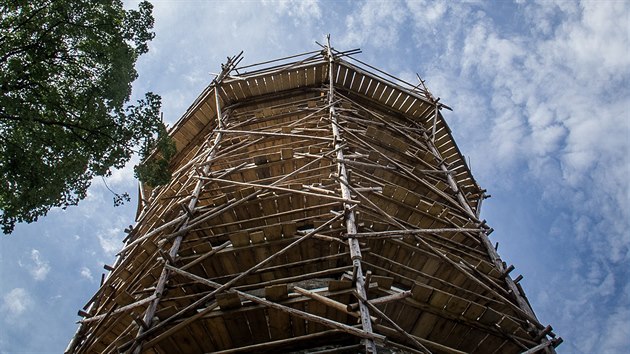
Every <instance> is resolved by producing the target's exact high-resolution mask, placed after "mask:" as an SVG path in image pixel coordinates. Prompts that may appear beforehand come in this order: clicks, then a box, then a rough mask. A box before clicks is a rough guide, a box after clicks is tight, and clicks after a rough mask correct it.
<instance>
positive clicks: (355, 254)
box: [326, 35, 376, 353]
mask: <svg viewBox="0 0 630 354" xmlns="http://www.w3.org/2000/svg"><path fill="white" fill-rule="evenodd" d="M326 51H327V53H328V79H329V87H328V104H329V105H330V108H329V113H330V120H331V122H332V133H333V138H334V142H335V149H336V150H337V173H338V174H339V180H340V182H341V183H339V187H340V188H341V197H342V198H343V199H347V200H351V199H352V195H351V193H350V188H348V186H347V184H349V183H350V181H348V172H347V170H346V165H345V164H344V162H343V161H344V154H343V149H341V144H342V138H341V134H340V132H339V127H338V121H337V113H336V112H335V106H334V104H333V102H334V95H335V91H334V86H335V83H334V71H333V64H334V59H333V54H332V50H331V47H330V35H328V37H327V47H326ZM351 206H352V205H350V204H349V203H344V210H345V216H344V219H345V223H346V230H347V233H348V234H349V235H354V234H356V233H357V225H356V222H355V214H354V210H352V209H351V208H350V207H351ZM348 245H349V246H350V257H351V258H352V266H353V267H354V272H356V275H357V276H356V283H355V287H356V291H357V293H358V294H359V296H360V297H361V298H363V299H367V293H366V291H365V278H364V277H363V270H362V269H361V246H360V245H359V241H358V240H357V239H356V238H354V237H350V238H349V239H348ZM359 313H360V314H361V325H362V327H363V330H364V331H365V332H368V333H372V322H371V320H370V311H369V309H368V307H367V306H366V305H365V303H364V302H362V301H359ZM364 343H365V351H366V352H367V353H376V344H374V340H373V339H370V338H366V339H364Z"/></svg>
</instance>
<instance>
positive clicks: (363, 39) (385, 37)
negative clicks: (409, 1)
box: [340, 1, 407, 48]
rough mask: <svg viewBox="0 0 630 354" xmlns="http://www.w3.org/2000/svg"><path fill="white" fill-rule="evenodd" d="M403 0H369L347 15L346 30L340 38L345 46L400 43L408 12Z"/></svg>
mask: <svg viewBox="0 0 630 354" xmlns="http://www.w3.org/2000/svg"><path fill="white" fill-rule="evenodd" d="M403 5H404V3H402V2H401V1H367V2H365V3H363V4H362V6H361V8H360V9H359V10H358V11H356V12H354V13H351V14H350V15H348V16H347V17H346V30H345V33H344V35H343V37H342V38H341V39H340V44H341V45H342V46H344V47H348V48H350V47H352V48H355V47H357V46H362V45H364V44H369V45H371V46H374V47H380V48H393V47H395V46H396V45H397V44H398V37H399V35H400V31H401V25H402V24H404V22H405V21H406V19H407V12H406V11H405V8H404V6H403Z"/></svg>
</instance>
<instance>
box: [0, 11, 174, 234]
mask: <svg viewBox="0 0 630 354" xmlns="http://www.w3.org/2000/svg"><path fill="white" fill-rule="evenodd" d="M152 8H153V6H152V5H151V4H150V3H148V2H146V1H145V2H141V3H140V4H139V7H138V9H137V10H133V9H132V10H125V9H124V8H123V4H122V1H118V0H114V1H111V0H110V1H92V0H39V1H30V0H0V140H1V142H0V210H1V213H2V214H1V216H0V219H1V222H2V227H3V231H4V233H11V231H12V230H13V228H14V226H15V223H16V222H33V221H36V220H37V218H38V217H39V216H43V215H46V213H47V212H48V211H49V210H50V208H52V207H64V208H65V207H68V206H70V205H76V204H77V203H78V202H79V201H80V200H82V199H83V198H85V196H86V191H87V188H88V187H89V185H90V183H91V180H92V179H93V178H94V177H95V176H105V177H106V176H108V175H110V174H111V169H112V168H121V167H123V166H124V165H125V163H126V162H127V161H129V160H130V158H131V156H132V155H133V153H134V151H135V150H136V149H139V150H140V153H141V156H142V158H143V159H144V158H146V157H147V156H148V155H149V153H150V152H151V151H152V150H153V149H154V148H156V147H158V148H160V149H161V154H158V155H161V157H158V158H152V159H151V160H150V163H149V162H146V163H144V165H142V166H141V167H139V168H138V169H137V170H136V175H137V176H138V177H139V178H141V179H145V180H148V181H150V183H151V184H153V185H155V184H160V183H164V182H165V181H167V180H168V178H169V177H170V176H169V175H168V174H167V173H165V166H167V163H166V161H168V159H169V158H170V156H171V155H172V154H173V153H174V145H173V143H172V141H171V140H170V138H168V135H167V134H166V128H165V126H164V124H163V122H162V120H161V118H160V106H161V102H160V97H159V96H158V95H156V94H153V93H151V92H149V93H146V95H145V97H144V98H143V99H141V100H139V101H138V102H137V103H136V104H133V105H132V104H130V103H129V100H130V97H131V83H132V82H133V81H134V80H135V79H136V77H137V72H136V70H135V63H136V60H137V59H138V57H139V56H140V55H142V54H143V53H146V52H147V50H148V42H149V41H150V40H151V39H153V37H154V33H153V32H152V28H153V16H152V13H151V12H152ZM156 176H157V177H158V178H156Z"/></svg>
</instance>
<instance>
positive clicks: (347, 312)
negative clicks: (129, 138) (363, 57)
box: [67, 44, 562, 353]
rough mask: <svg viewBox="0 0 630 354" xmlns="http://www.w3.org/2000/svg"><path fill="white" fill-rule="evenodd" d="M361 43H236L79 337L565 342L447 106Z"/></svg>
mask: <svg viewBox="0 0 630 354" xmlns="http://www.w3.org/2000/svg"><path fill="white" fill-rule="evenodd" d="M358 52H359V51H358V50H351V51H347V52H338V51H336V50H334V49H332V48H331V47H330V45H329V44H328V45H325V46H322V50H318V51H314V52H310V53H304V54H301V55H296V56H292V57H289V58H284V59H280V60H278V61H273V62H266V63H262V64H257V65H252V66H247V67H238V66H239V65H240V61H241V54H242V53H241V54H239V55H237V56H234V57H232V58H228V61H227V63H226V64H225V65H223V66H222V71H221V73H220V74H219V75H218V76H217V77H216V79H215V80H213V82H212V83H211V84H210V85H209V86H208V88H207V89H206V90H204V91H203V92H202V94H201V95H200V96H199V98H197V100H196V101H195V102H194V103H193V104H192V106H191V107H190V108H189V109H188V111H187V112H186V113H185V114H184V116H183V117H182V118H181V119H180V120H179V122H177V124H176V125H175V126H174V127H173V128H172V129H171V135H172V137H173V139H174V140H175V142H176V144H177V151H178V152H177V155H176V156H175V157H174V158H173V159H172V160H171V162H170V167H171V169H172V175H173V178H172V181H171V183H170V184H169V185H166V186H163V187H159V188H156V189H151V188H149V187H147V186H141V193H140V194H141V201H140V203H139V208H138V215H137V222H136V225H135V226H134V227H133V228H130V229H129V230H127V231H128V232H129V234H128V237H127V238H126V239H125V245H124V247H123V248H122V250H121V251H120V253H119V255H118V258H117V260H116V262H115V264H114V266H112V267H109V266H108V267H107V268H108V270H109V271H110V273H109V274H108V275H107V277H105V278H104V281H103V282H102V285H101V287H100V289H98V291H97V292H96V294H95V295H94V296H93V297H92V298H91V299H90V300H89V302H88V303H87V304H86V306H85V307H84V309H83V310H81V311H80V312H79V313H80V315H81V316H82V319H81V320H80V327H79V329H78V331H77V333H76V335H75V337H74V338H73V339H72V341H71V343H70V345H69V346H68V349H67V352H71V353H113V352H126V353H210V352H218V353H292V352H295V353H297V352H299V353H375V352H381V353H468V352H475V353H523V352H525V353H537V352H541V353H545V352H546V353H553V352H554V349H553V348H554V347H555V346H556V345H557V344H559V343H560V342H561V341H562V340H561V339H560V338H559V337H556V336H555V334H554V333H553V332H552V330H551V327H549V326H544V325H542V324H541V323H539V321H538V320H537V319H536V316H535V315H534V312H533V311H532V309H531V308H530V305H529V303H528V301H527V299H526V297H525V295H524V292H523V289H522V288H521V287H520V285H519V284H518V281H519V280H520V279H519V278H520V277H519V278H517V279H515V280H512V278H511V276H510V272H511V271H512V269H513V267H512V266H509V267H507V266H506V264H505V263H504V262H503V261H502V260H501V259H500V258H499V256H498V255H497V252H496V250H495V247H493V245H492V243H491V242H490V241H489V239H488V235H489V234H490V233H491V232H492V229H491V228H490V227H489V226H487V224H486V222H485V221H483V220H480V219H479V211H480V207H481V201H482V200H483V199H484V198H485V194H484V190H483V189H481V188H480V187H479V186H478V185H477V183H476V182H475V179H474V178H473V176H472V175H471V172H470V170H469V168H468V167H467V165H466V162H465V160H464V158H463V156H462V154H461V152H460V151H459V149H458V147H457V145H456V144H455V141H454V140H453V137H452V135H451V132H450V129H449V127H448V126H447V124H446V122H445V120H444V118H443V117H442V115H441V113H440V110H441V109H442V108H448V107H447V106H445V105H443V104H441V103H440V102H439V99H435V98H434V97H433V96H432V95H431V94H430V93H429V92H428V90H427V89H426V87H425V86H424V83H423V82H422V81H421V82H420V84H419V85H417V86H414V85H411V84H408V83H406V82H404V81H402V80H399V79H397V78H395V77H393V76H391V75H389V74H387V73H384V72H382V71H380V70H378V69H376V68H373V67H371V66H369V65H367V64H365V63H362V62H360V61H359V60H357V59H356V58H354V55H355V54H357V53H358Z"/></svg>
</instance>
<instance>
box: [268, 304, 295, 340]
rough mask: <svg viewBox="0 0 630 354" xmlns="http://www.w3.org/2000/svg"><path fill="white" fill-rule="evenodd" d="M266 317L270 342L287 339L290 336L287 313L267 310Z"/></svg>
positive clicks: (289, 323)
mask: <svg viewBox="0 0 630 354" xmlns="http://www.w3.org/2000/svg"><path fill="white" fill-rule="evenodd" d="M267 316H268V319H269V333H270V335H271V340H278V339H285V338H289V336H290V335H291V322H290V316H289V314H288V313H286V312H284V311H281V310H277V309H273V308H268V309H267Z"/></svg>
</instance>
